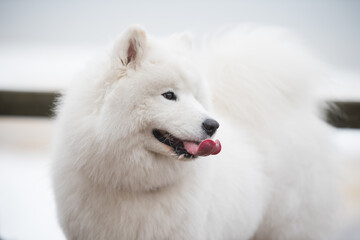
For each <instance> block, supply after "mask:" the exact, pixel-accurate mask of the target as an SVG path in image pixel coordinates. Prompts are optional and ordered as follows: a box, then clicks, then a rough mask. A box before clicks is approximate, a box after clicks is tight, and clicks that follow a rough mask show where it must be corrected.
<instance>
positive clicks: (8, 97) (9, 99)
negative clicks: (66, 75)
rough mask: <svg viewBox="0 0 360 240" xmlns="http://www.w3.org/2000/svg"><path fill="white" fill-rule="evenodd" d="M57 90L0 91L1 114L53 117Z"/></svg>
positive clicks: (57, 94)
mask: <svg viewBox="0 0 360 240" xmlns="http://www.w3.org/2000/svg"><path fill="white" fill-rule="evenodd" d="M59 96H60V94H59V93H57V92H16V91H0V115H7V116H39V117H51V116H53V115H54V112H53V110H54V109H53V108H54V103H55V100H56V98H57V97H59Z"/></svg>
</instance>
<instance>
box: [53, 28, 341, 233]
mask: <svg viewBox="0 0 360 240" xmlns="http://www.w3.org/2000/svg"><path fill="white" fill-rule="evenodd" d="M321 68H322V66H321V64H320V63H319V62H318V61H316V60H315V59H313V58H312V57H310V55H309V54H307V53H306V51H305V50H304V49H303V48H302V47H299V46H298V45H297V44H296V43H294V40H292V39H290V38H288V37H287V36H286V34H285V33H284V32H283V31H281V30H276V29H271V28H265V29H259V28H244V29H242V30H239V29H238V30H234V31H231V32H229V33H227V34H224V35H223V36H222V37H221V38H219V39H218V40H215V41H212V42H211V43H209V44H208V45H207V47H205V48H203V53H202V54H199V55H198V54H195V50H194V48H193V47H192V40H191V37H190V36H189V34H176V35H174V36H172V37H170V38H168V39H162V40H159V39H154V38H152V37H150V36H149V35H147V34H146V33H145V31H144V30H143V29H142V28H141V27H139V26H132V27H130V28H129V29H127V30H126V31H125V32H124V33H123V34H122V35H121V36H120V38H119V39H118V40H117V41H116V42H115V44H114V47H113V48H112V50H111V52H110V55H109V56H108V57H106V58H105V61H104V62H103V63H102V64H99V65H98V66H97V67H96V68H92V69H89V71H91V72H93V73H89V74H88V76H87V77H84V78H83V79H80V81H78V82H74V83H73V84H72V86H71V88H70V89H69V91H68V92H67V93H66V94H65V96H64V97H63V99H62V101H61V103H60V105H59V116H58V131H57V139H56V140H57V141H56V161H55V164H54V189H55V195H56V201H57V208H58V217H59V221H60V224H61V226H62V228H63V230H64V232H65V235H66V237H67V238H68V239H84V240H85V239H86V240H90V239H97V240H98V239H104V240H105V239H106V240H111V239H186V240H188V239H316V240H319V239H330V234H331V229H332V227H333V224H334V218H335V216H334V208H333V207H334V205H335V204H334V199H335V197H334V196H335V194H334V191H333V170H332V167H331V165H332V163H331V160H329V158H328V156H327V154H326V153H327V152H328V146H327V141H326V137H327V136H326V130H327V128H326V126H325V124H324V123H323V122H322V121H321V120H319V119H318V118H317V114H316V111H315V110H316V108H315V103H314V98H313V96H312V94H311V92H310V89H309V83H311V81H314V80H316V79H318V78H320V77H321V74H322V73H321V70H320V69H321ZM310 85H311V84H310ZM219 125H220V127H219ZM215 132H216V135H217V138H218V139H219V140H220V141H219V140H211V139H212V138H213V136H214V134H215Z"/></svg>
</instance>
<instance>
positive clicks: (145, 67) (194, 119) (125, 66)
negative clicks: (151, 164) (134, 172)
mask: <svg viewBox="0 0 360 240" xmlns="http://www.w3.org/2000/svg"><path fill="white" fill-rule="evenodd" d="M111 58H112V75H111V76H112V77H111V78H109V80H108V81H107V83H106V84H107V87H106V88H107V90H106V95H105V96H104V100H105V101H104V105H103V106H102V110H101V111H102V113H101V114H102V115H101V121H102V124H103V126H106V129H108V131H110V132H111V133H110V135H111V136H113V137H114V138H119V139H127V141H128V143H124V144H133V145H137V147H138V148H139V149H140V148H141V149H146V150H147V151H149V152H152V153H156V154H161V155H165V156H170V155H171V156H175V157H176V158H179V159H191V158H194V157H196V156H206V155H210V154H217V153H218V152H220V149H221V146H220V142H219V141H213V140H210V139H209V138H211V137H212V136H213V135H214V134H215V132H216V130H217V128H218V127H219V123H218V122H217V121H216V120H215V119H213V118H212V117H211V116H210V114H209V113H208V107H209V96H208V89H207V86H206V84H205V83H204V81H203V79H202V77H201V74H200V72H199V63H198V61H197V60H196V57H195V55H194V54H193V53H192V51H191V39H190V36H189V35H188V34H177V35H173V36H172V37H170V38H168V39H163V40H155V39H152V38H151V37H149V36H147V34H146V33H145V31H144V30H143V29H142V28H141V27H139V26H132V27H130V28H129V29H127V30H126V31H125V32H124V33H123V34H122V35H121V36H120V37H119V39H118V40H117V41H116V43H115V46H114V48H113V51H112V56H111ZM204 140H205V141H204ZM133 147H134V146H133Z"/></svg>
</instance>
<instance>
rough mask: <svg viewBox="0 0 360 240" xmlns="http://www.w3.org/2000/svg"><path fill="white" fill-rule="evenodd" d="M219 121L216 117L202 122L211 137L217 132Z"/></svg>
mask: <svg viewBox="0 0 360 240" xmlns="http://www.w3.org/2000/svg"><path fill="white" fill-rule="evenodd" d="M219 126H220V125H219V123H218V122H217V121H215V120H214V119H210V118H209V119H206V120H205V121H204V122H203V123H202V127H203V129H204V130H205V132H206V133H207V134H208V135H209V136H210V137H211V136H212V135H214V133H215V132H216V130H217V129H218V128H219Z"/></svg>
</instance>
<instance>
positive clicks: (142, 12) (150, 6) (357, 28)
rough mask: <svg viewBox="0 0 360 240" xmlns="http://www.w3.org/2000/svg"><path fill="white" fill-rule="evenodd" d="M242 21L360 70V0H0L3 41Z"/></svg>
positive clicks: (95, 38) (205, 28) (159, 31)
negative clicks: (281, 30) (284, 32)
mask: <svg viewBox="0 0 360 240" xmlns="http://www.w3.org/2000/svg"><path fill="white" fill-rule="evenodd" d="M244 22H251V23H258V24H266V25H278V26H282V27H286V28H289V29H290V30H292V31H293V32H295V33H296V34H297V35H298V36H300V37H301V38H302V39H303V40H304V41H305V42H306V43H307V45H309V46H310V47H312V49H313V50H315V52H317V53H318V54H319V55H320V56H322V57H323V58H324V59H325V60H327V61H328V62H329V63H331V64H334V65H336V66H340V67H345V68H349V69H352V70H360V47H359V46H360V44H359V43H360V1H358V0H323V1H322V0H312V1H311V0H294V1H291V0H288V1H286V0H283V1H280V0H273V1H270V0H266V1H265V0H263V1H256V0H253V1H251V0H244V1H241V0H240V1H229V0H221V1H211V0H209V1H156V0H148V1H145V0H143V1H90V0H86V1H85V0H71V1H68V0H63V1H51V0H47V1H40V0H26V1H21V0H16V1H14V0H0V44H2V45H3V46H4V45H5V44H8V43H19V44H53V45H79V44H84V45H105V44H107V43H108V42H109V40H110V39H112V38H113V37H114V36H116V35H117V34H118V33H119V32H121V31H122V30H123V29H124V28H126V27H127V26H128V25H130V24H133V23H140V24H142V25H144V26H145V27H146V28H147V29H148V31H149V32H150V33H152V34H155V35H166V34H171V33H172V32H178V31H183V30H195V31H196V32H200V33H201V32H204V33H208V32H211V31H213V30H214V29H217V28H219V27H221V26H223V25H236V24H240V23H244Z"/></svg>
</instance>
